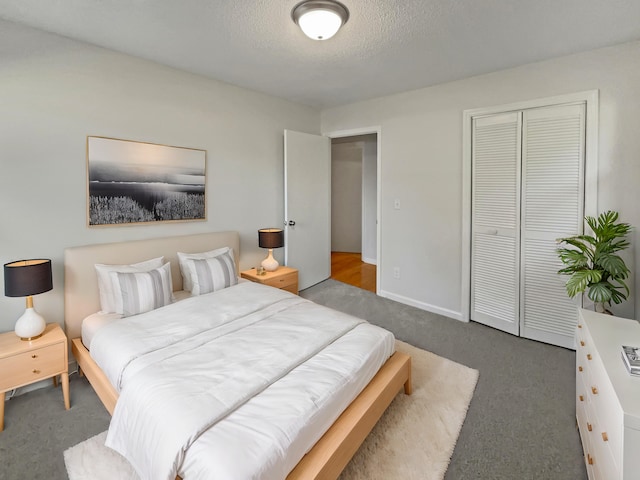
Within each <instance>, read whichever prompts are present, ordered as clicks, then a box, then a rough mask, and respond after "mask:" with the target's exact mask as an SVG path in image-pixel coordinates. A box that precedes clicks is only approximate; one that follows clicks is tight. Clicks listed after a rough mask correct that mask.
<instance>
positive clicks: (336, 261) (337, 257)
mask: <svg viewBox="0 0 640 480" xmlns="http://www.w3.org/2000/svg"><path fill="white" fill-rule="evenodd" d="M331 278H333V279H334V280H338V281H339V282H343V283H348V284H349V285H353V286H354V287H358V288H362V289H363V290H369V291H370V292H373V293H375V292H376V266H375V265H371V264H369V263H364V262H363V261H362V260H361V255H360V254H359V253H345V252H331Z"/></svg>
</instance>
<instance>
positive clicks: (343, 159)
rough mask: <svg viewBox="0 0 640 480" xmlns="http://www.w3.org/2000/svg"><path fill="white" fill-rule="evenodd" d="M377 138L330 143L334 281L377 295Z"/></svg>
mask: <svg viewBox="0 0 640 480" xmlns="http://www.w3.org/2000/svg"><path fill="white" fill-rule="evenodd" d="M377 150H378V135H377V133H370V134H364V135H356V136H344V137H339V138H333V139H332V140H331V278H333V279H335V280H338V281H341V282H344V283H347V284H350V285H353V286H356V287H358V288H362V289H365V290H369V291H371V292H374V293H376V291H377V289H376V283H377V282H376V280H377V263H378V228H377V224H378V218H377V217H378V151H377Z"/></svg>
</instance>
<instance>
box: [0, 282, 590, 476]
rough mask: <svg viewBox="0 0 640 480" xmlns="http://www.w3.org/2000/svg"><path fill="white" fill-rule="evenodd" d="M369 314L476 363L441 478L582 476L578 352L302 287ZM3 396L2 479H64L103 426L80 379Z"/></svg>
mask: <svg viewBox="0 0 640 480" xmlns="http://www.w3.org/2000/svg"><path fill="white" fill-rule="evenodd" d="M301 295H302V296H303V297H306V298H309V299H310V300H313V301H315V302H317V303H320V304H322V305H327V306H329V307H332V308H335V309H337V310H341V311H344V312H347V313H351V314H354V315H356V316H359V317H362V318H366V319H367V320H369V321H370V322H371V323H373V324H376V325H380V326H382V327H385V328H387V329H389V330H391V331H392V332H393V333H394V334H395V335H396V337H397V338H398V339H400V340H403V341H405V342H408V343H410V344H412V345H415V346H417V347H419V348H423V349H425V350H429V351H432V352H434V353H436V354H438V355H441V356H443V357H446V358H449V359H451V360H454V361H456V362H459V363H462V364H464V365H467V366H469V367H472V368H475V369H478V370H479V371H480V379H479V381H478V386H477V387H476V392H475V395H474V398H473V400H472V401H471V406H470V409H469V412H468V414H467V418H466V420H465V423H464V426H463V427H462V431H461V433H460V438H459V439H458V443H457V445H456V449H455V451H454V454H453V457H452V459H451V464H450V466H449V469H448V471H447V475H446V479H447V480H463V479H469V480H472V479H473V480H477V479H491V480H502V479H504V480H528V479H531V480H542V479H544V480H546V479H549V480H583V479H586V478H587V476H586V471H585V467H584V462H583V459H582V449H581V445H580V439H579V436H578V432H577V430H576V428H575V405H574V395H575V354H574V352H572V351H570V350H566V349H563V348H558V347H553V346H550V345H546V344H543V343H538V342H533V341H530V340H524V339H521V338H518V337H513V336H511V335H508V334H506V333H502V332H499V331H497V330H494V329H491V328H488V327H485V326H483V325H479V324H476V323H468V324H464V323H461V322H458V321H456V320H451V319H448V318H444V317H441V316H439V315H434V314H431V313H428V312H424V311H422V310H418V309H415V308H413V307H408V306H405V305H402V304H399V303H396V302H393V301H391V300H386V299H383V298H379V297H377V296H376V295H374V294H373V293H370V292H367V291H364V290H360V289H357V288H354V287H351V286H349V285H345V284H343V283H340V282H336V281H333V280H327V281H325V282H322V283H320V284H318V285H316V286H314V287H311V288H309V289H307V290H305V291H303V292H302V293H301ZM70 389H71V405H72V407H71V410H69V411H65V410H64V405H63V402H62V392H61V391H60V388H57V389H54V388H53V387H49V388H45V389H41V390H37V391H34V392H29V393H27V394H25V395H20V396H18V397H15V398H13V399H11V400H10V401H8V402H6V404H5V406H6V410H5V431H4V432H2V433H0V459H2V468H0V479H2V480H5V479H6V480H14V479H15V480H17V479H21V480H30V479H33V480H36V479H48V480H57V479H66V478H67V475H66V471H65V467H64V461H63V457H62V452H63V451H64V450H66V449H67V448H69V447H71V446H73V445H75V444H77V443H79V442H81V441H83V440H86V439H87V438H89V437H91V436H93V435H96V434H98V433H100V432H102V431H104V430H105V429H106V428H107V427H108V425H109V415H108V413H107V412H106V410H105V409H104V407H103V406H102V404H101V403H100V401H99V400H98V398H97V397H96V396H95V394H94V393H93V390H92V389H91V387H90V386H89V385H88V383H87V381H86V379H84V378H78V376H77V375H72V376H71V382H70Z"/></svg>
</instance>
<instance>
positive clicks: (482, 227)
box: [470, 102, 586, 348]
mask: <svg viewBox="0 0 640 480" xmlns="http://www.w3.org/2000/svg"><path fill="white" fill-rule="evenodd" d="M585 109H586V105H585V102H577V103H572V104H566V105H554V106H545V107H540V108H529V109H522V110H518V111H510V112H504V113H496V114H491V115H483V116H475V117H472V120H471V121H472V125H471V136H472V138H471V286H470V297H471V298H470V318H471V320H474V321H477V322H480V323H483V324H486V325H489V326H492V327H494V328H498V329H501V330H504V331H506V332H509V333H511V334H514V335H520V336H522V337H526V338H531V339H534V340H540V341H543V342H547V343H552V344H555V345H560V346H564V347H567V348H574V340H573V337H574V328H575V325H576V322H577V308H576V303H575V301H574V300H571V299H569V298H568V296H567V294H566V291H565V287H564V284H565V281H566V277H564V276H560V275H558V274H557V271H558V270H559V269H560V268H561V266H562V264H561V262H560V260H559V259H558V257H557V254H556V248H557V243H556V239H558V238H561V237H566V236H570V235H575V234H577V233H580V232H582V228H583V221H582V219H583V216H584V184H585V181H584V170H585V123H586V122H585V117H586V114H585Z"/></svg>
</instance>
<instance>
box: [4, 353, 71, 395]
mask: <svg viewBox="0 0 640 480" xmlns="http://www.w3.org/2000/svg"><path fill="white" fill-rule="evenodd" d="M65 349H66V344H65V342H60V343H54V344H52V345H48V346H46V347H42V348H38V349H34V350H30V351H28V352H24V353H18V354H16V355H12V356H9V357H5V358H2V359H0V391H6V390H10V389H13V388H17V387H21V386H23V385H28V384H30V383H33V382H36V381H38V380H41V379H43V378H48V377H52V376H53V375H56V374H58V373H61V372H64V371H65V370H66V369H67V366H66V365H65V364H64V363H65V362H64V359H65V357H66V356H65V353H66V352H65Z"/></svg>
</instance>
